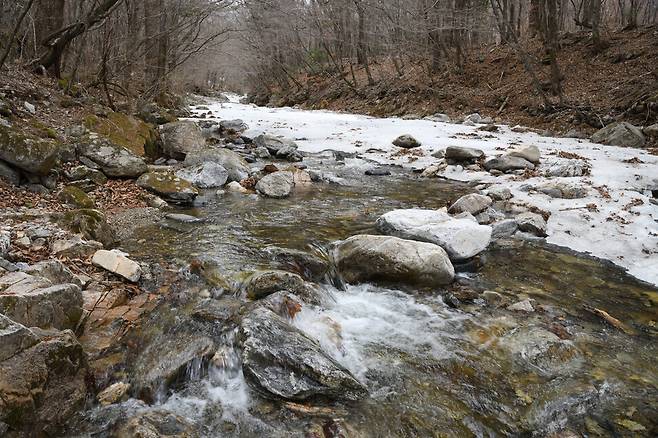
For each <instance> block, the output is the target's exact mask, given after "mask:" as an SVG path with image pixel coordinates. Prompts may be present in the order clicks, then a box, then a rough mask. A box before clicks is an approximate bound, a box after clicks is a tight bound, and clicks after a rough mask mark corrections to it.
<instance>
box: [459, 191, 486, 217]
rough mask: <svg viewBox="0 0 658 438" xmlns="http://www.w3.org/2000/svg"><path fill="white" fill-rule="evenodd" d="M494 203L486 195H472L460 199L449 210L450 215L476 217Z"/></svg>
mask: <svg viewBox="0 0 658 438" xmlns="http://www.w3.org/2000/svg"><path fill="white" fill-rule="evenodd" d="M492 203H493V200H492V199H491V198H490V197H488V196H484V195H480V194H477V193H470V194H468V195H464V196H462V197H461V198H459V199H458V200H457V201H456V202H455V203H454V204H452V205H451V206H450V208H449V209H448V213H452V214H458V213H470V214H472V215H474V216H475V215H476V214H478V213H481V212H483V211H484V210H486V209H487V208H489V206H490V205H491V204H492Z"/></svg>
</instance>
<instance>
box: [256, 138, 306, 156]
mask: <svg viewBox="0 0 658 438" xmlns="http://www.w3.org/2000/svg"><path fill="white" fill-rule="evenodd" d="M254 145H255V146H256V147H262V148H266V149H267V150H268V152H269V153H270V154H272V155H274V156H279V152H280V151H281V150H282V149H284V148H287V151H288V152H290V150H291V149H292V150H297V147H298V146H297V143H295V142H294V141H292V140H289V139H287V138H283V137H275V136H273V135H267V134H262V135H259V136H258V137H255V138H254Z"/></svg>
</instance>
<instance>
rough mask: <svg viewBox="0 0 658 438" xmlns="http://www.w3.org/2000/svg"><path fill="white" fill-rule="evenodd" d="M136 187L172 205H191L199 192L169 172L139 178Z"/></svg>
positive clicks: (154, 173) (147, 174)
mask: <svg viewBox="0 0 658 438" xmlns="http://www.w3.org/2000/svg"><path fill="white" fill-rule="evenodd" d="M137 185H138V186H140V187H141V188H143V189H146V190H148V191H149V192H151V193H154V194H156V195H158V196H159V197H161V198H162V199H164V200H165V201H168V202H171V203H174V204H191V203H192V202H194V199H195V198H196V197H197V196H198V195H199V191H198V190H197V189H196V188H195V187H194V186H193V185H192V184H190V182H189V181H186V180H184V179H181V178H179V177H177V176H175V175H174V174H172V173H169V172H149V173H145V174H143V175H142V176H140V177H139V179H138V180H137Z"/></svg>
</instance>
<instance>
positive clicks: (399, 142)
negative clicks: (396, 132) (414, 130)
mask: <svg viewBox="0 0 658 438" xmlns="http://www.w3.org/2000/svg"><path fill="white" fill-rule="evenodd" d="M393 144H394V145H395V146H397V147H399V148H404V149H413V148H417V147H419V146H421V144H420V142H419V141H418V140H416V139H415V138H413V137H412V136H411V135H409V134H404V135H401V136H399V137H398V138H396V139H395V140H393Z"/></svg>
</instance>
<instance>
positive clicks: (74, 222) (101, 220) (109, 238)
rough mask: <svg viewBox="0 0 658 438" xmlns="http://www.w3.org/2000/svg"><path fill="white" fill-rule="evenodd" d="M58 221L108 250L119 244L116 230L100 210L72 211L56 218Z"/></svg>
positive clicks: (84, 209)
mask: <svg viewBox="0 0 658 438" xmlns="http://www.w3.org/2000/svg"><path fill="white" fill-rule="evenodd" d="M55 219H56V221H57V222H58V223H59V224H60V225H61V226H63V227H64V228H66V229H68V230H69V231H71V232H73V233H77V234H81V235H82V237H83V238H85V239H87V240H95V241H97V242H100V243H102V244H103V246H105V247H106V248H111V247H113V246H114V245H116V243H117V237H116V235H115V233H114V230H113V229H112V227H110V225H109V224H108V223H107V219H106V218H105V215H104V214H103V213H101V212H100V211H98V210H94V209H91V208H83V209H79V210H71V211H67V212H66V213H62V214H59V215H57V216H55Z"/></svg>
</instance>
